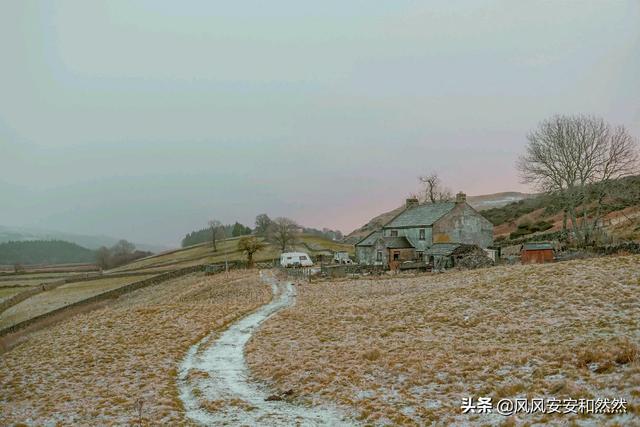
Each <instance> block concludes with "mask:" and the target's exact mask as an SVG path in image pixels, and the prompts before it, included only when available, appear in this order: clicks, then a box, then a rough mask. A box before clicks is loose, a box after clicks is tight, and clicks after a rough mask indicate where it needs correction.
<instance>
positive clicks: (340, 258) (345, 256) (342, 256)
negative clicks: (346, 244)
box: [333, 251, 353, 264]
mask: <svg viewBox="0 0 640 427" xmlns="http://www.w3.org/2000/svg"><path fill="white" fill-rule="evenodd" d="M333 262H334V263H336V264H353V261H351V258H349V253H348V252H345V251H339V252H336V253H334V254H333Z"/></svg>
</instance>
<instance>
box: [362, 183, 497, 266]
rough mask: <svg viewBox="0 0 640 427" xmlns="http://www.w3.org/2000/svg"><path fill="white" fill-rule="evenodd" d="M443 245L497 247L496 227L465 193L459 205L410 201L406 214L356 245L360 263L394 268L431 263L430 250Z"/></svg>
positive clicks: (458, 195)
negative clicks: (404, 263) (494, 242)
mask: <svg viewBox="0 0 640 427" xmlns="http://www.w3.org/2000/svg"><path fill="white" fill-rule="evenodd" d="M439 243H458V244H468V245H477V246H479V247H480V248H486V247H488V246H491V245H492V244H493V224H492V223H491V222H489V220H487V219H486V218H485V217H483V216H482V215H480V213H478V212H477V211H476V210H475V209H473V208H472V207H471V206H470V205H469V204H468V203H467V201H466V196H465V194H464V193H458V194H457V195H456V200H455V202H439V203H423V204H420V203H419V202H418V200H417V199H407V202H406V205H405V209H404V210H403V211H402V212H400V213H399V214H398V215H396V216H395V217H394V218H392V219H391V220H390V221H389V222H387V224H385V225H384V226H383V227H382V228H381V229H380V230H377V231H374V232H372V233H370V234H369V235H368V236H366V237H365V238H364V239H362V240H361V241H359V242H358V243H356V245H355V246H356V260H357V262H358V263H360V264H365V265H380V266H384V267H389V268H392V269H394V268H395V267H397V265H398V264H400V263H402V262H405V261H429V259H428V254H427V251H428V250H429V249H430V248H431V247H432V246H433V245H434V244H439Z"/></svg>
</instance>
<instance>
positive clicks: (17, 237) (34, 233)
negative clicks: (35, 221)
mask: <svg viewBox="0 0 640 427" xmlns="http://www.w3.org/2000/svg"><path fill="white" fill-rule="evenodd" d="M29 240H64V241H66V242H72V243H75V244H77V245H80V246H82V247H84V248H88V249H98V248H99V247H100V246H106V247H111V246H113V245H115V244H116V243H118V241H119V240H120V239H118V238H115V237H110V236H94V235H85V234H75V233H66V232H63V231H55V230H45V229H39V228H34V227H12V226H3V225H0V243H3V242H9V241H14V242H16V241H29ZM134 244H135V245H136V248H138V249H140V250H143V251H151V252H160V251H164V250H167V249H170V248H169V247H165V246H160V245H147V244H144V243H134Z"/></svg>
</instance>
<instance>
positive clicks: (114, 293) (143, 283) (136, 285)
mask: <svg viewBox="0 0 640 427" xmlns="http://www.w3.org/2000/svg"><path fill="white" fill-rule="evenodd" d="M205 267H206V265H195V266H192V267H186V268H181V269H179V270H174V271H170V272H168V273H163V274H159V275H157V276H153V277H150V278H148V279H144V280H140V281H137V282H133V283H130V284H128V285H124V286H121V287H119V288H116V289H112V290H110V291H107V292H103V293H101V294H98V295H95V296H93V297H90V298H87V299H83V300H81V301H77V302H75V303H73V304H69V305H66V306H64V307H61V308H58V309H56V310H52V311H50V312H48V313H45V314H42V315H40V316H36V317H33V318H31V319H28V320H25V321H23V322H20V323H16V324H15V325H12V326H9V327H7V328H5V329H2V330H0V336H4V335H7V334H10V333H13V332H16V331H18V330H20V329H23V328H26V327H27V326H29V325H32V324H34V323H36V322H38V321H40V320H42V319H45V318H47V317H51V316H55V315H57V314H60V313H63V312H65V311H67V310H70V309H72V308H76V307H80V306H84V305H89V304H93V303H96V302H100V301H105V300H108V299H112V298H117V297H119V296H121V295H124V294H127V293H129V292H132V291H135V290H138V289H142V288H145V287H147V286H152V285H157V284H159V283H162V282H166V281H167V280H171V279H174V278H176V277H180V276H184V275H187V274H192V273H195V272H201V271H204V269H205ZM103 277H105V276H102V277H101V278H103ZM106 277H117V276H116V275H108V276H106ZM84 280H86V278H85V279H84ZM75 281H79V280H75ZM61 282H62V283H59V284H58V285H57V286H60V285H63V284H65V283H71V282H69V281H61ZM41 292H42V291H41ZM34 295H35V294H34ZM25 299H26V298H25Z"/></svg>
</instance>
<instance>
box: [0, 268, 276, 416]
mask: <svg viewBox="0 0 640 427" xmlns="http://www.w3.org/2000/svg"><path fill="white" fill-rule="evenodd" d="M270 299H271V290H270V288H269V287H268V286H266V285H265V284H263V283H262V282H261V281H260V280H259V278H258V275H257V273H256V272H234V273H229V274H228V275H227V274H219V275H216V276H210V277H203V276H199V275H194V276H188V277H185V278H181V279H176V280H172V281H169V282H165V283H162V284H159V285H156V286H152V287H149V288H145V289H140V290H138V291H135V292H133V293H131V294H128V295H126V296H123V297H121V298H120V299H118V300H117V301H115V302H114V303H112V304H111V305H109V306H107V307H106V308H104V309H100V310H96V311H93V312H89V313H86V314H80V315H77V316H74V317H72V318H70V319H69V320H68V321H65V322H64V323H61V324H58V325H55V326H52V327H50V328H48V329H46V330H42V331H39V332H36V333H33V334H32V335H30V336H29V339H28V340H27V341H26V342H24V343H22V344H20V345H19V346H18V347H15V348H14V349H12V350H10V351H9V352H7V353H5V354H1V355H0V384H2V387H0V425H11V424H13V423H26V424H29V425H45V424H51V425H55V424H56V423H57V422H59V423H60V424H62V425H70V424H74V425H134V424H137V423H138V421H139V419H138V416H139V413H138V403H141V404H142V407H141V414H142V418H143V420H142V421H143V424H152V425H183V424H186V423H188V421H187V420H186V419H185V417H184V409H183V408H182V403H181V401H180V399H179V398H178V391H177V387H176V377H177V369H176V367H177V366H178V364H179V363H180V361H181V360H182V359H183V358H184V354H185V353H186V352H187V350H188V349H189V347H190V346H192V345H193V344H194V343H196V342H198V341H200V340H201V339H202V338H203V337H204V336H206V335H209V334H210V333H211V331H212V330H216V329H219V330H223V329H224V328H225V327H226V325H227V324H229V323H231V322H233V321H235V320H236V319H237V318H239V317H241V316H243V315H245V314H247V313H249V312H251V311H253V310H255V309H256V308H258V307H260V306H262V305H264V304H265V303H267V302H268V301H269V300H270Z"/></svg>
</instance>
